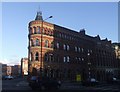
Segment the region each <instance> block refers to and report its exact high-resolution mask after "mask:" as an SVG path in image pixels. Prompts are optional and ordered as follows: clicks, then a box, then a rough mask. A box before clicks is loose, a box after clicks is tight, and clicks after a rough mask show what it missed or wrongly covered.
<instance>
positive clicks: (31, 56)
mask: <svg viewBox="0 0 120 92" xmlns="http://www.w3.org/2000/svg"><path fill="white" fill-rule="evenodd" d="M30 61H33V54H32V53H30Z"/></svg>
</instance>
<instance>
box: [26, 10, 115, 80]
mask: <svg viewBox="0 0 120 92" xmlns="http://www.w3.org/2000/svg"><path fill="white" fill-rule="evenodd" d="M28 28H29V34H28V39H29V43H28V64H29V65H28V66H29V67H28V68H29V69H28V72H29V75H32V74H36V75H39V74H43V75H46V76H50V77H56V78H59V79H61V80H71V81H72V80H73V81H74V80H76V76H77V75H79V76H80V80H87V79H88V78H95V79H97V80H99V81H105V80H107V77H108V76H109V75H111V76H114V71H115V69H116V67H117V65H116V58H115V53H114V51H113V49H112V43H111V41H108V40H107V39H104V40H101V39H100V37H99V35H98V36H96V37H92V36H89V35H86V33H85V30H84V29H81V30H80V31H79V32H76V31H74V30H71V29H68V28H65V27H61V26H58V25H56V24H51V23H48V22H46V21H44V20H43V18H42V13H41V12H37V15H36V18H35V20H33V21H31V22H30V23H29V27H28ZM33 71H34V73H33Z"/></svg>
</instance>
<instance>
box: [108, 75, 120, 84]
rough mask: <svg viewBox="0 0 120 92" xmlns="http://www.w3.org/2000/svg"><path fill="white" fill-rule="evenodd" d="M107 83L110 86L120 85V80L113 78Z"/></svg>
mask: <svg viewBox="0 0 120 92" xmlns="http://www.w3.org/2000/svg"><path fill="white" fill-rule="evenodd" d="M107 83H109V84H119V85H120V79H117V78H115V77H113V78H111V79H109V80H108V81H107Z"/></svg>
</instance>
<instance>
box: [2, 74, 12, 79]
mask: <svg viewBox="0 0 120 92" xmlns="http://www.w3.org/2000/svg"><path fill="white" fill-rule="evenodd" d="M3 79H5V80H12V79H14V77H13V76H11V75H8V76H4V77H3Z"/></svg>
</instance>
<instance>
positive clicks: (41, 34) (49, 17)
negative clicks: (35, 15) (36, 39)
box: [40, 16, 53, 73]
mask: <svg viewBox="0 0 120 92" xmlns="http://www.w3.org/2000/svg"><path fill="white" fill-rule="evenodd" d="M52 17H53V16H49V17H48V18H46V19H44V20H42V21H41V64H40V73H42V68H43V66H42V65H43V62H42V38H43V37H42V36H43V22H44V21H45V20H47V19H49V18H52Z"/></svg>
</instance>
